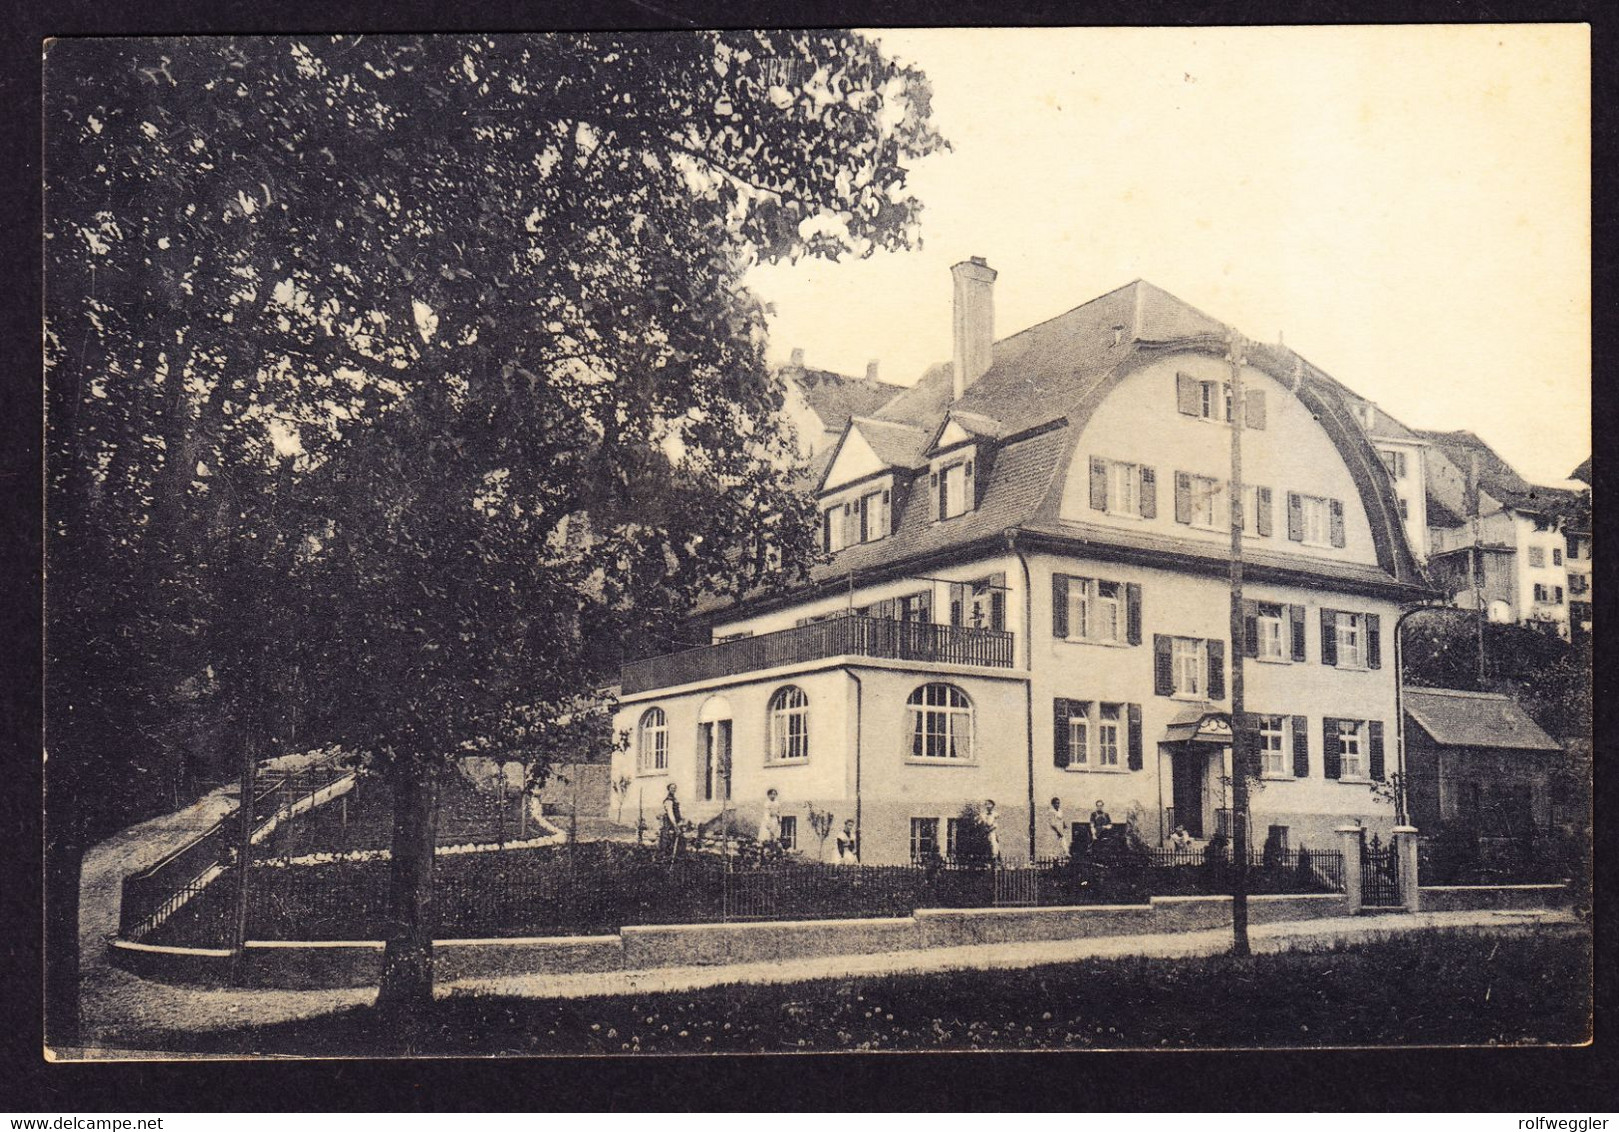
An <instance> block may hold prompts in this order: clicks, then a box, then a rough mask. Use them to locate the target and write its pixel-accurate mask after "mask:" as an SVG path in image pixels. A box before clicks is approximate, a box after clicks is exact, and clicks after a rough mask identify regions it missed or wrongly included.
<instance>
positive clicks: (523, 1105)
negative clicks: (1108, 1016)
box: [0, 0, 1619, 1114]
mask: <svg viewBox="0 0 1619 1132" xmlns="http://www.w3.org/2000/svg"><path fill="white" fill-rule="evenodd" d="M8 8H9V9H10V10H9V11H8V13H7V16H8V20H7V23H8V24H9V28H8V33H7V34H6V35H5V36H3V37H0V50H3V51H4V56H3V58H0V95H3V105H5V106H6V107H7V108H8V109H9V111H10V113H9V114H8V115H7V116H6V117H5V119H4V122H3V125H0V168H3V169H4V170H5V177H6V178H7V181H8V184H7V188H6V194H5V200H6V201H7V202H9V203H10V205H11V207H10V208H7V209H6V210H4V213H3V220H0V223H3V225H4V232H5V237H6V240H5V246H6V247H8V248H9V249H11V252H12V254H11V255H9V256H8V257H7V259H6V263H5V265H4V267H3V271H4V273H5V279H6V283H7V284H8V286H7V287H6V289H5V291H4V292H3V293H4V295H5V296H6V300H5V302H4V303H0V332H3V337H0V343H3V347H0V350H3V352H0V361H3V362H4V370H3V372H4V375H5V382H6V384H5V388H6V391H7V393H8V394H9V396H8V398H7V400H8V405H9V411H7V412H6V413H4V414H3V415H0V427H3V428H4V430H5V432H4V436H3V443H0V475H3V479H0V484H3V485H4V487H5V489H6V490H5V491H4V493H3V496H0V497H3V498H4V500H5V511H4V514H5V517H6V526H5V534H6V537H5V539H4V540H0V544H3V546H4V552H5V553H6V554H7V555H8V556H9V560H8V561H7V563H6V566H7V570H6V574H5V577H6V578H7V581H8V585H7V586H6V588H5V593H6V594H7V596H8V598H9V599H10V600H8V601H7V602H6V603H5V605H4V607H3V610H4V615H5V618H6V620H5V629H6V630H7V640H8V643H9V647H7V648H5V649H4V650H0V655H3V656H4V658H5V662H6V665H7V668H8V672H7V674H6V675H7V677H8V679H7V680H6V682H5V684H4V685H3V687H4V691H5V697H6V701H5V704H6V709H7V710H6V711H5V719H6V722H7V723H9V724H10V725H11V726H12V728H13V729H15V731H16V739H17V742H16V743H15V744H14V749H15V755H14V757H13V758H12V759H11V760H10V764H9V766H8V767H7V771H8V773H7V777H6V780H5V784H4V787H3V788H0V829H4V830H5V838H6V840H5V848H6V850H7V852H6V856H5V861H6V867H5V869H4V874H3V875H4V878H5V879H4V881H3V882H0V924H3V925H4V931H5V940H4V947H3V948H0V956H3V958H4V962H5V968H4V971H3V977H4V980H5V981H4V983H3V984H0V985H3V986H4V988H5V1001H6V1003H7V1007H8V1010H7V1013H8V1014H10V1019H9V1021H10V1024H9V1025H7V1026H6V1027H5V1028H4V1029H5V1037H4V1043H5V1062H4V1064H3V1065H0V1109H7V1110H10V1111H12V1112H20V1113H27V1112H28V1111H30V1110H34V1111H37V1112H39V1113H51V1114H57V1113H93V1112H97V1111H118V1112H133V1111H139V1110H147V1111H175V1112H184V1111H197V1112H232V1111H287V1110H317V1111H377V1112H390V1111H426V1112H444V1111H524V1110H531V1109H534V1108H536V1107H543V1108H544V1109H545V1110H547V1111H565V1110H574V1109H577V1110H585V1111H647V1110H653V1111H657V1110H676V1111H681V1110H684V1111H703V1110H717V1111H726V1110H744V1111H745V1110H767V1111H792V1110H808V1111H928V1110H1006V1111H1016V1110H1090V1111H1126V1112H1127V1111H1137V1110H1140V1111H1189V1110H1199V1111H1244V1110H1252V1111H1286V1110H1293V1111H1299V1110H1306V1111H1362V1110H1373V1111H1376V1110H1382V1111H1502V1112H1521V1113H1524V1114H1529V1113H1531V1112H1535V1111H1540V1112H1551V1111H1577V1110H1584V1111H1587V1112H1592V1111H1596V1112H1600V1111H1610V1112H1611V1111H1613V1110H1614V1109H1615V1108H1616V1107H1619V1103H1616V1102H1619V1063H1616V1059H1615V1058H1614V1056H1613V1050H1612V1047H1613V1042H1614V1038H1613V1027H1612V1026H1611V1025H1606V1024H1605V1018H1606V1016H1607V1015H1608V1008H1610V1007H1612V1006H1613V990H1614V981H1615V980H1614V972H1615V971H1619V956H1616V954H1615V949H1614V933H1613V932H1612V930H1611V925H1609V924H1607V923H1606V922H1605V921H1604V920H1603V919H1601V918H1599V920H1598V924H1597V957H1598V958H1597V974H1598V986H1597V996H1598V997H1597V1020H1596V1034H1597V1037H1596V1044H1595V1045H1594V1046H1593V1047H1591V1048H1587V1049H1574V1050H1389V1051H1336V1052H1332V1051H1327V1052H1317V1051H1300V1052H1296V1053H1295V1052H1285V1053H1276V1052H1268V1053H1232V1054H1219V1053H1174V1054H1168V1053H1165V1054H1067V1053H1053V1054H1028V1055H1010V1054H1008V1055H999V1054H962V1055H955V1054H928V1055H910V1056H859V1055H845V1056H835V1057H834V1056H827V1057H797V1058H794V1059H793V1060H791V1061H782V1060H779V1059H775V1058H769V1059H767V1058H762V1057H749V1058H725V1057H715V1058H701V1059H695V1058H694V1059H675V1058H666V1059H665V1058H637V1059H634V1060H620V1061H606V1060H589V1059H567V1060H556V1061H544V1060H490V1061H417V1062H392V1063H387V1062H366V1061H334V1062H251V1063H248V1062H196V1063H129V1062H125V1063H118V1064H108V1063H80V1064H65V1065H64V1064H56V1065H52V1064H47V1063H46V1062H45V1061H44V1060H43V1058H42V1054H41V1050H42V1048H43V1045H42V1038H41V1033H40V1029H39V1019H40V982H41V980H40V974H39V971H40V968H39V923H40V921H39V907H40V904H39V876H40V841H39V807H38V799H39V796H40V794H39V787H40V768H39V758H38V755H39V751H40V734H39V721H40V698H39V687H40V684H39V679H40V641H39V609H40V606H39V595H40V591H39V585H40V571H39V546H40V525H39V524H40V503H39V490H38V488H39V484H40V465H39V459H40V433H39V416H38V406H39V404H40V399H39V398H40V388H39V372H40V370H39V356H40V355H39V351H40V340H39V323H38V317H39V316H38V312H39V310H40V280H39V268H40V250H39V249H40V240H39V216H40V187H39V154H40V58H41V45H42V41H43V40H44V39H45V38H46V37H49V36H68V35H137V34H178V33H225V32H234V33H266V32H283V33H285V32H327V31H365V32H371V33H381V32H387V31H423V30H442V31H502V30H517V29H523V30H530V29H536V30H537V29H543V28H561V29H589V28H606V27H635V28H646V29H661V28H678V27H691V26H726V25H749V26H757V25H803V26H846V25H855V26H860V25H866V26H871V25H886V26H906V25H910V26H946V25H977V26H986V25H996V24H998V25H1041V24H1078V25H1109V24H1112V25H1148V24H1168V25H1183V26H1184V25H1218V24H1227V25H1255V24H1273V23H1274V24H1283V23H1286V24H1298V23H1324V24H1348V23H1383V22H1389V23H1425V22H1433V23H1450V22H1457V23H1478V22H1506V23H1518V22H1590V23H1592V24H1593V27H1592V51H1593V60H1594V62H1593V67H1592V74H1593V82H1594V89H1593V99H1592V112H1593V147H1594V148H1593V169H1594V176H1593V186H1592V188H1593V192H1592V201H1593V210H1594V211H1593V217H1592V219H1593V238H1594V241H1595V243H1594V252H1595V254H1594V256H1593V267H1594V278H1593V282H1594V295H1593V299H1594V302H1593V311H1594V312H1595V316H1596V317H1595V327H1594V329H1595V335H1594V365H1593V373H1594V374H1596V375H1600V376H1598V377H1595V378H1594V380H1593V389H1594V405H1593V416H1594V419H1593V426H1592V427H1593V436H1594V437H1597V438H1603V439H1604V441H1605V440H1606V438H1608V437H1612V436H1613V435H1615V433H1614V431H1613V429H1612V428H1611V427H1610V426H1611V425H1612V424H1613V423H1614V417H1615V405H1616V398H1615V397H1614V396H1613V393H1612V387H1613V379H1612V375H1613V372H1614V365H1613V362H1614V357H1615V352H1616V344H1619V330H1616V318H1615V310H1616V305H1619V302H1616V300H1619V296H1616V293H1615V287H1614V282H1615V278H1614V277H1615V272H1614V265H1613V262H1612V260H1611V256H1612V253H1613V240H1612V237H1613V234H1614V229H1615V227H1616V219H1615V210H1614V201H1615V200H1616V199H1619V185H1616V184H1615V177H1614V162H1613V156H1614V148H1615V146H1614V143H1615V138H1616V135H1619V128H1616V125H1615V107H1616V105H1619V98H1616V94H1619V91H1616V89H1615V88H1616V86H1619V65H1616V62H1615V56H1614V52H1613V47H1614V38H1615V37H1614V23H1613V17H1612V16H1611V15H1607V14H1606V11H1607V9H1604V8H1603V7H1601V6H1599V5H1597V4H1596V3H1594V2H1591V0H1574V2H1561V3H1526V2H1497V3H1489V2H1487V0H1414V2H1413V0H1333V2H1330V3H1328V2H1323V0H1304V2H1302V3H1294V4H1288V3H1284V2H1282V0H1259V2H1250V3H1246V4H1242V5H1240V6H1239V5H1236V4H1232V3H1223V4H1217V3H1199V4H1172V3H1167V2H1164V0H1135V2H1131V0H1096V2H1092V3H1089V4H1086V5H1084V6H1083V7H1080V6H1073V5H1065V4H1059V3H1054V2H1050V0H1047V2H1044V3H1037V2H1029V0H1024V2H1022V3H1014V4H1005V3H999V4H989V3H982V2H979V3H962V2H950V0H926V2H924V0H908V2H903V3H890V4H887V5H882V6H878V5H872V4H855V3H848V2H842V3H836V2H833V3H811V2H800V3H793V4H784V3H780V2H779V0H772V2H769V3H762V4H753V5H747V6H743V5H735V4H722V3H713V2H711V0H710V2H704V3H679V2H678V0H659V2H657V3H653V2H650V0H642V2H639V3H625V2H623V0H608V2H596V3H592V2H590V0H554V2H551V3H546V4H543V5H539V4H534V3H523V2H522V0H483V2H481V3H478V4H471V3H459V4H454V5H449V4H445V3H442V2H435V0H395V2H394V3H391V4H388V5H386V6H384V5H380V4H378V5H372V6H369V7H368V6H364V5H359V4H354V3H349V2H333V0H323V2H310V0H281V2H280V3H276V4H264V3H262V2H253V3H250V2H245V0H226V2H221V3H214V4H211V5H208V6H207V7H203V6H200V5H195V4H188V3H186V2H185V0H146V2H145V3H142V4H139V5H131V6H128V7H120V6H117V5H109V4H106V3H105V2H104V0H101V2H91V0H63V2H55V3H44V4H39V5H26V4H22V3H18V4H12V5H8ZM1301 97H1308V93H1307V92H1301ZM1533 285H1534V281H1533V280H1525V286H1526V287H1529V286H1533ZM1525 380H1526V381H1532V380H1533V376H1532V375H1525ZM1604 448H1605V444H1599V446H1598V452H1597V453H1596V460H1595V476H1596V478H1597V479H1598V480H1599V481H1600V482H1599V483H1598V484H1597V485H1596V489H1597V494H1600V495H1603V496H1604V498H1606V492H1607V491H1609V490H1611V486H1610V484H1609V482H1608V481H1609V479H1610V477H1609V475H1608V474H1607V473H1608V465H1607V462H1606V460H1605V451H1604V450H1603V449H1604ZM1595 535H1596V542H1597V545H1598V548H1599V553H1600V561H1602V562H1603V563H1604V564H1606V563H1611V562H1612V561H1614V558H1613V557H1612V556H1613V555H1614V554H1616V553H1619V548H1616V547H1615V546H1614V545H1612V543H1613V540H1612V539H1611V538H1610V537H1609V531H1608V528H1607V526H1606V525H1605V524H1602V523H1598V524H1597V530H1596V532H1595ZM1602 572H1603V573H1606V574H1608V578H1605V579H1604V582H1605V584H1604V585H1603V586H1602V587H1601V591H1602V592H1601V593H1600V594H1598V595H1597V606H1598V609H1597V616H1596V621H1597V625H1598V642H1597V647H1598V664H1597V674H1598V675H1597V689H1596V710H1597V734H1598V735H1601V736H1610V735H1614V734H1616V733H1619V732H1616V731H1615V722H1616V721H1615V719H1614V712H1615V702H1616V699H1619V697H1616V695H1615V692H1616V691H1619V689H1616V688H1615V683H1616V681H1615V679H1614V677H1613V675H1612V674H1611V673H1610V672H1609V670H1607V668H1606V666H1605V664H1603V661H1604V660H1606V658H1607V657H1608V654H1609V652H1610V650H1611V646H1612V639H1613V638H1612V634H1611V633H1610V632H1609V631H1608V630H1609V628H1610V627H1611V626H1612V625H1613V624H1614V622H1613V620H1612V619H1611V614H1612V612H1613V608H1612V607H1613V604H1614V602H1613V584H1614V583H1613V581H1611V580H1610V579H1612V578H1613V577H1614V574H1613V573H1611V572H1609V571H1606V570H1604V571H1602ZM1599 746H1600V747H1603V748H1606V747H1607V746H1608V744H1607V743H1601V744H1599ZM1597 763H1598V785H1597V789H1598V801H1597V805H1598V814H1599V815H1601V814H1606V813H1611V812H1616V811H1619V791H1616V790H1615V779H1616V770H1619V767H1616V766H1615V765H1613V764H1612V763H1610V764H1609V765H1607V766H1604V765H1603V763H1604V752H1599V755H1598V758H1597ZM1597 828H1598V846H1597V854H1598V862H1599V869H1598V904H1599V907H1602V908H1611V907H1613V906H1614V899H1613V897H1614V892H1613V888H1614V884H1613V875H1614V869H1613V868H1612V866H1611V864H1609V862H1611V861H1612V860H1613V859H1614V857H1615V855H1616V854H1615V838H1614V825H1613V824H1612V823H1608V824H1604V823H1603V822H1601V821H1600V820H1599V822H1598V827H1597Z"/></svg>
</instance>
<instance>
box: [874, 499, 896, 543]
mask: <svg viewBox="0 0 1619 1132" xmlns="http://www.w3.org/2000/svg"><path fill="white" fill-rule="evenodd" d="M893 524H894V493H893V492H892V491H887V490H885V491H884V492H883V505H882V508H881V510H879V511H878V512H877V531H876V537H878V538H887V537H888V536H889V535H891V534H893V533H894V528H893Z"/></svg>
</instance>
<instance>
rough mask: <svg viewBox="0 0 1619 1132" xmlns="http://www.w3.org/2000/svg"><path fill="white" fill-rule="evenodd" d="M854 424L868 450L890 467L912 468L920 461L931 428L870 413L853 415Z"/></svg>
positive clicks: (929, 436) (930, 436) (925, 448)
mask: <svg viewBox="0 0 1619 1132" xmlns="http://www.w3.org/2000/svg"><path fill="white" fill-rule="evenodd" d="M854 425H855V427H856V428H858V429H859V430H860V435H861V436H863V437H865V438H866V443H867V444H869V445H871V450H872V451H873V452H875V453H877V457H878V459H880V460H882V462H883V463H884V464H887V465H888V466H889V467H890V468H914V467H916V466H917V465H918V464H920V463H922V455H923V453H924V452H926V451H927V447H928V441H929V440H931V439H932V437H933V433H932V430H930V429H926V428H923V427H921V426H920V425H907V424H899V423H897V422H895V421H884V420H878V419H876V418H874V417H855V418H854Z"/></svg>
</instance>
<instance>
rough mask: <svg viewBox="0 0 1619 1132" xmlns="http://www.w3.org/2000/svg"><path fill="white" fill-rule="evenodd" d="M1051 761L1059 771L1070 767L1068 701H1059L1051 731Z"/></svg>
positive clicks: (1059, 699)
mask: <svg viewBox="0 0 1619 1132" xmlns="http://www.w3.org/2000/svg"><path fill="white" fill-rule="evenodd" d="M1051 751H1052V755H1051V761H1052V763H1053V765H1055V766H1056V767H1057V768H1058V769H1063V768H1065V767H1067V766H1068V701H1067V700H1065V699H1062V698H1061V697H1059V698H1058V700H1057V706H1056V712H1055V718H1054V719H1053V720H1052V730H1051Z"/></svg>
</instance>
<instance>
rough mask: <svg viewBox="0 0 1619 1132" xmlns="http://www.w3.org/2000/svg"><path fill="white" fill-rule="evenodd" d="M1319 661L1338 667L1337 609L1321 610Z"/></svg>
mask: <svg viewBox="0 0 1619 1132" xmlns="http://www.w3.org/2000/svg"><path fill="white" fill-rule="evenodd" d="M1321 663H1322V664H1330V665H1332V666H1333V667H1334V668H1337V667H1338V611H1337V610H1336V609H1323V610H1322V611H1321Z"/></svg>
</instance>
